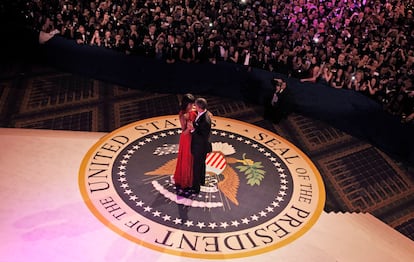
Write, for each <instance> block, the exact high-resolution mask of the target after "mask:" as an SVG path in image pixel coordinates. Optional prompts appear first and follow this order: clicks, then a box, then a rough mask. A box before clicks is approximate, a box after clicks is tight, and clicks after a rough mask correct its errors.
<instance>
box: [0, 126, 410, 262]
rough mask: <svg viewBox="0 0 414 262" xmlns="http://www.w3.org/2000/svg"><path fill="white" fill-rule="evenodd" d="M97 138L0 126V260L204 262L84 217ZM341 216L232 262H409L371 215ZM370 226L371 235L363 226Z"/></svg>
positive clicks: (400, 242) (324, 217)
mask: <svg viewBox="0 0 414 262" xmlns="http://www.w3.org/2000/svg"><path fill="white" fill-rule="evenodd" d="M104 135H106V133H98V132H79V131H78V132H74V131H51V130H29V129H18V128H13V129H7V128H3V129H0V144H1V145H2V148H3V153H2V154H1V155H0V166H1V170H2V172H1V180H2V182H1V186H0V197H1V199H2V201H3V204H2V205H1V207H0V219H1V226H0V229H1V232H2V240H1V247H0V261H8V262H12V261H59V262H63V261H138V260H139V261H170V262H174V261H203V259H202V258H197V259H194V258H188V257H181V256H177V255H170V254H166V253H163V252H159V251H155V250H152V249H149V248H146V247H143V246H141V245H139V244H137V243H135V242H132V241H130V240H128V239H126V238H123V237H122V236H120V235H119V234H116V233H114V232H113V231H112V230H110V229H109V228H108V227H106V226H105V225H104V224H103V223H101V222H100V221H99V220H98V219H96V217H94V215H93V214H92V213H91V212H90V210H89V209H88V207H87V205H86V204H85V202H84V199H83V198H82V195H81V192H80V190H79V184H78V176H79V168H80V165H81V162H82V160H83V158H84V156H85V154H86V153H87V152H88V150H89V149H90V148H91V147H92V146H93V145H94V144H95V143H96V142H97V141H98V140H99V139H101V138H102V137H103V136H104ZM335 217H336V218H335ZM341 217H342V218H341ZM343 217H345V215H344V216H341V215H339V214H327V213H326V212H322V214H321V216H320V218H319V219H318V221H317V222H316V224H315V225H314V226H313V227H312V228H311V229H310V230H309V231H308V232H307V233H305V234H304V235H303V236H301V237H299V238H298V239H297V240H295V241H293V242H292V243H290V244H288V245H286V246H283V247H281V248H279V249H277V250H274V251H270V252H266V253H263V254H259V255H255V256H249V257H245V258H239V259H237V261H412V260H414V243H413V241H411V240H409V239H408V238H406V237H404V236H402V235H401V234H399V233H397V232H396V231H395V230H393V229H392V228H390V227H387V226H385V227H384V225H385V224H382V222H380V221H379V220H376V219H375V218H374V217H370V218H369V219H370V220H368V221H371V222H372V221H374V222H373V223H367V224H366V225H364V226H362V225H361V223H357V222H356V223H354V224H352V223H348V222H346V220H344V219H343ZM351 220H352V219H351ZM354 220H355V221H357V220H356V219H354ZM335 221H341V227H338V226H337V225H338V224H335V223H337V222H335ZM362 224H363V223H362ZM368 224H370V225H371V226H370V225H368ZM374 225H377V226H378V229H379V230H377V231H378V232H376V233H373V232H375V231H376V230H375V229H374V228H370V227H372V226H374ZM335 228H336V229H335ZM355 228H356V230H353V229H355ZM333 229H334V230H333ZM350 231H354V232H353V233H352V234H351V232H350ZM338 234H339V235H338ZM384 236H388V237H391V238H392V239H391V241H390V239H386V237H384ZM206 261H211V260H206Z"/></svg>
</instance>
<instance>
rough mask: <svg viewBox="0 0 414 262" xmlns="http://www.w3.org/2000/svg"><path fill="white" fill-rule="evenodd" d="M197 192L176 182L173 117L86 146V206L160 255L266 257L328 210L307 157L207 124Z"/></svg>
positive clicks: (230, 127)
mask: <svg viewBox="0 0 414 262" xmlns="http://www.w3.org/2000/svg"><path fill="white" fill-rule="evenodd" d="M212 120H213V126H212V135H211V142H212V145H213V151H212V152H211V153H209V155H208V156H207V159H206V164H207V170H206V183H205V186H202V187H201V190H200V193H198V194H194V193H189V192H187V191H184V190H181V189H178V188H176V187H175V183H174V178H173V174H174V170H175V164H176V161H177V153H178V152H177V151H178V142H179V135H180V132H181V129H180V124H179V120H178V118H177V116H162V117H156V118H151V119H146V120H143V121H138V122H135V123H132V124H129V125H127V126H124V127H121V128H119V129H117V130H115V131H113V132H112V133H109V134H107V135H106V136H104V137H103V138H102V139H100V140H99V141H98V142H97V143H96V144H95V145H93V146H92V148H90V150H89V151H88V153H87V154H86V155H85V157H84V159H83V161H82V164H81V167H80V171H79V188H80V191H81V194H82V197H83V199H84V201H85V204H86V205H87V206H88V208H89V209H90V210H91V212H92V213H93V214H94V215H95V216H96V217H97V218H98V219H99V220H100V221H101V222H102V223H103V224H104V225H105V226H107V227H109V228H111V229H112V230H113V231H115V232H116V233H118V234H119V235H120V236H122V237H125V238H127V239H129V240H131V241H133V242H135V243H137V244H140V245H143V246H145V247H148V248H150V249H153V250H157V251H159V252H166V253H169V254H173V255H178V256H186V257H192V258H208V259H226V258H239V257H246V256H252V255H257V254H262V253H265V252H269V251H271V250H274V249H277V248H280V247H282V246H284V245H287V244H289V243H291V242H293V241H294V240H296V239H297V238H299V237H300V236H302V235H303V234H305V233H306V232H307V231H308V230H310V229H311V227H312V226H313V225H314V224H315V222H316V221H317V219H318V218H319V216H320V214H321V213H322V210H323V207H324V204H325V189H324V186H323V181H322V178H321V176H320V174H319V172H318V170H317V169H316V168H315V166H314V165H313V163H312V162H311V161H310V159H309V158H308V157H307V156H306V155H305V154H304V153H303V152H301V151H300V150H299V149H298V148H296V147H295V146H294V145H292V144H291V143H290V142H288V141H286V140H285V139H283V138H282V137H280V136H278V135H276V134H274V133H271V132H269V131H267V130H265V129H262V128H260V127H257V126H254V125H251V124H247V123H244V122H241V121H237V120H233V119H229V118H222V117H217V116H214V117H213V119H212Z"/></svg>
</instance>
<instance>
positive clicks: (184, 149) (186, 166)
mask: <svg viewBox="0 0 414 262" xmlns="http://www.w3.org/2000/svg"><path fill="white" fill-rule="evenodd" d="M182 114H184V112H180V113H179V115H180V116H181V115H182ZM196 117H197V112H195V111H190V112H189V114H188V119H187V121H192V122H194V120H195V118H196ZM174 182H175V185H177V186H179V187H181V188H189V187H191V186H192V184H193V155H192V154H191V132H190V131H189V130H183V132H182V133H181V135H180V143H179V146H178V157H177V165H176V167H175V172H174Z"/></svg>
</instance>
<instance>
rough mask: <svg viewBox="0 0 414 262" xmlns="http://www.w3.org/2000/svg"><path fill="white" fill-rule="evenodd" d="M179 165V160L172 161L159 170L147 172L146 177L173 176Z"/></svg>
mask: <svg viewBox="0 0 414 262" xmlns="http://www.w3.org/2000/svg"><path fill="white" fill-rule="evenodd" d="M176 164H177V158H174V159H171V160H170V161H168V162H167V163H165V164H164V165H162V166H160V167H159V168H157V169H155V170H153V171H149V172H146V173H145V175H157V176H160V175H173V174H174V172H175V165H176Z"/></svg>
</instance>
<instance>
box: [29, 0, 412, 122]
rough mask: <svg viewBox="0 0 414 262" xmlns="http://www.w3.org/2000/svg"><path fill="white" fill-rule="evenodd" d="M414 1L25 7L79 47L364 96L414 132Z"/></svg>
mask: <svg viewBox="0 0 414 262" xmlns="http://www.w3.org/2000/svg"><path fill="white" fill-rule="evenodd" d="M413 2H414V1H413V0H407V1H402V0H293V1H286V0H264V1H254V0H227V1H224V0H165V1H162V0H112V1H111V0H107V1H105V0H96V1H93V0H55V1H39V0H30V1H27V5H26V8H25V11H22V12H23V13H24V15H25V16H26V19H27V20H28V21H30V23H31V24H32V25H33V27H34V28H35V29H37V30H39V31H42V32H56V33H57V34H59V35H60V36H62V37H65V38H68V39H74V40H76V42H77V43H78V44H80V45H92V46H100V47H102V48H110V49H114V50H117V51H119V52H123V53H125V54H128V55H140V56H149V57H153V58H154V59H160V60H163V61H165V62H166V63H213V64H215V63H219V62H222V61H225V62H228V63H238V64H242V65H246V66H248V67H252V68H260V69H264V70H268V71H272V72H277V73H282V74H285V75H287V76H289V77H295V78H298V79H301V81H302V82H313V83H322V84H326V85H328V86H330V87H332V88H342V89H351V90H354V91H356V92H361V93H363V94H365V95H367V96H369V97H370V98H372V99H374V100H375V101H377V102H378V103H380V104H381V105H382V106H383V107H384V109H385V110H387V111H388V112H389V113H391V114H393V115H397V116H400V117H401V121H403V122H412V123H414V121H413V119H414V87H413V75H414V16H413V11H414V5H413Z"/></svg>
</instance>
